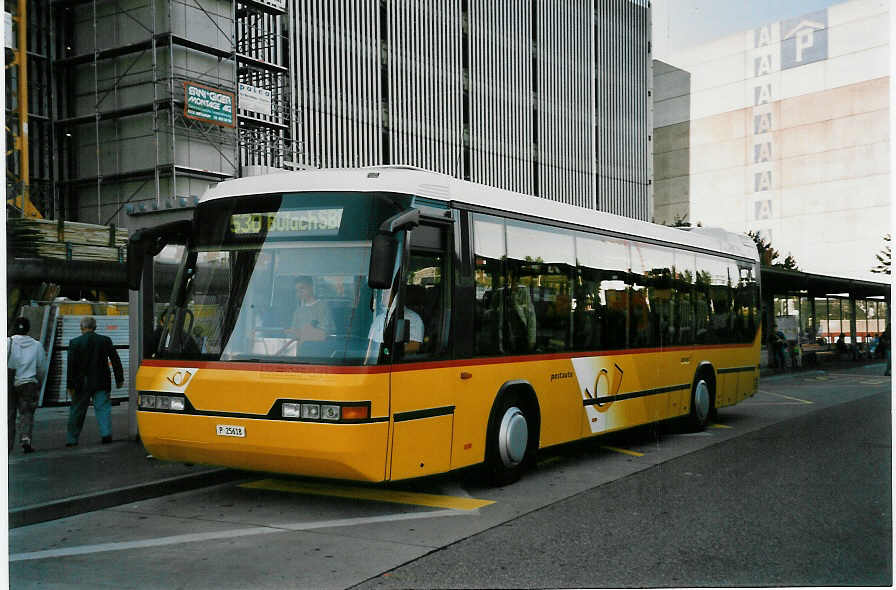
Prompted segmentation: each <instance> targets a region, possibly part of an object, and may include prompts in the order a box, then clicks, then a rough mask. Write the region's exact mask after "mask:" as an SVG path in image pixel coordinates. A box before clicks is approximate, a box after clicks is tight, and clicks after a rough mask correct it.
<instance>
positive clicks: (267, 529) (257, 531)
mask: <svg viewBox="0 0 896 590" xmlns="http://www.w3.org/2000/svg"><path fill="white" fill-rule="evenodd" d="M469 514H471V512H470V511H468V510H434V511H431V512H413V513H405V514H386V515H383V516H370V517H364V518H344V519H338V520H323V521H320V522H295V523H281V524H271V525H266V526H257V527H250V528H245V529H231V530H227V531H215V532H209V533H193V534H189V535H173V536H170V537H157V538H155V539H143V540H141V541H122V542H118V543H98V544H96V545H80V546H77V547H68V548H65V549H48V550H46V551H31V552H28V553H15V554H12V555H10V556H9V561H10V562H13V561H28V560H34V559H52V558H58V557H69V556H72V555H88V554H91V553H103V552H106V551H126V550H130V549H143V548H145V547H161V546H164V545H176V544H179V543H196V542H198V541H214V540H216V539H233V538H236V537H248V536H252V535H269V534H271V533H282V532H285V531H311V530H315V529H326V528H334V527H345V526H360V525H365V524H377V523H381V522H397V521H402V520H419V519H423V518H439V517H442V516H461V515H469Z"/></svg>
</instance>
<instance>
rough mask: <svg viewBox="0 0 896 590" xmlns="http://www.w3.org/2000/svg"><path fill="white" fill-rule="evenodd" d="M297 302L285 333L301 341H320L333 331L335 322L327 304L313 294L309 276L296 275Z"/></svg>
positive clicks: (311, 281)
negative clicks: (289, 326)
mask: <svg viewBox="0 0 896 590" xmlns="http://www.w3.org/2000/svg"><path fill="white" fill-rule="evenodd" d="M295 289H296V299H298V303H297V305H296V310H295V311H294V312H293V314H292V324H291V326H292V327H291V328H288V329H287V330H286V333H287V334H288V335H289V336H291V337H292V338H295V339H296V340H297V341H298V343H299V346H301V345H302V343H303V342H320V341H321V340H323V339H325V338H326V337H327V335H328V334H331V333H332V332H333V331H334V327H335V324H334V323H333V317H332V316H331V315H330V310H329V308H328V307H327V304H326V303H324V302H322V301H321V300H320V299H318V298H317V297H315V296H314V281H313V280H312V278H311V277H309V276H300V277H296V280H295Z"/></svg>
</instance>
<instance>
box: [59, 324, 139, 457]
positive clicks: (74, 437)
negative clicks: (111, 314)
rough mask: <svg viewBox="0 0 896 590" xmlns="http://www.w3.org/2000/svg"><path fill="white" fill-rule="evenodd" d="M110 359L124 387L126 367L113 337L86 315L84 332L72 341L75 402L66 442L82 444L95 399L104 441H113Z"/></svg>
mask: <svg viewBox="0 0 896 590" xmlns="http://www.w3.org/2000/svg"><path fill="white" fill-rule="evenodd" d="M110 363H111V364H112V370H113V371H115V386H116V387H121V386H122V385H123V384H124V370H123V369H122V367H121V359H119V358H118V353H117V352H115V347H114V346H112V340H111V339H110V338H109V337H108V336H101V335H100V334H97V333H96V320H95V319H93V318H92V317H90V316H86V317H84V318H83V319H82V320H81V335H80V336H78V337H77V338H74V339H72V341H71V342H69V344H68V393H69V395H70V396H71V398H72V405H71V407H70V408H69V413H68V435H67V439H68V440H67V442H66V445H65V446H67V447H73V446H75V445H77V444H78V437H79V436H80V435H81V429H82V428H83V427H84V418H85V416H87V406H88V405H89V404H90V400H91V399H93V410H94V412H95V413H96V421H97V423H98V424H99V428H100V436H102V437H103V444H106V443H110V442H112V424H111V419H110V414H111V411H110V405H109V395H110V393H111V390H112V379H111V376H110V375H109V364H110Z"/></svg>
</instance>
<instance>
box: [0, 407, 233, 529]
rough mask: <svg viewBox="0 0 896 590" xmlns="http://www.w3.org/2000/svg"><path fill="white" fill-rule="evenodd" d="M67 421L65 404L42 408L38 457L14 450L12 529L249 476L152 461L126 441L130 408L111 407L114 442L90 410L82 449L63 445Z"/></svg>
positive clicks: (11, 461) (37, 427) (10, 467)
mask: <svg viewBox="0 0 896 590" xmlns="http://www.w3.org/2000/svg"><path fill="white" fill-rule="evenodd" d="M67 421H68V407H67V406H66V407H47V408H38V409H37V412H36V413H35V420H34V433H33V437H32V445H33V446H34V449H35V452H33V453H30V454H27V455H26V454H23V453H22V448H21V446H20V445H18V444H16V446H15V448H14V450H13V453H12V454H11V455H9V457H8V474H9V495H8V501H9V526H10V528H15V527H18V526H24V525H27V524H34V523H37V522H44V521H47V520H53V519H56V518H62V517H65V516H71V515H73V514H80V513H82V512H89V511H91V510H98V509H101V508H107V507H109V506H115V505H118V504H124V503H127V502H134V501H137V500H141V499H144V498H151V497H155V496H159V495H162V494H168V493H173V492H177V491H183V490H187V489H193V488H197V487H202V486H206V485H213V484H216V483H220V482H224V481H230V480H234V479H239V478H242V477H245V474H244V473H242V472H238V471H233V470H229V469H219V468H212V467H205V466H200V465H186V464H183V463H168V462H164V461H158V460H156V459H154V458H152V457H151V456H150V455H148V453H147V452H146V450H145V449H144V448H143V445H142V444H140V443H139V442H137V441H133V440H128V439H127V433H128V404H127V402H125V403H122V404H121V405H117V406H113V407H112V439H113V442H111V443H109V444H105V445H104V444H101V442H100V435H99V431H98V429H97V423H96V417H95V415H94V412H93V407H91V408H89V409H88V411H87V420H85V422H84V429H83V431H82V432H81V438H80V440H79V444H78V446H77V447H72V448H67V447H66V446H65V429H66V423H67ZM17 434H18V433H17ZM16 438H17V439H18V436H17V437H16Z"/></svg>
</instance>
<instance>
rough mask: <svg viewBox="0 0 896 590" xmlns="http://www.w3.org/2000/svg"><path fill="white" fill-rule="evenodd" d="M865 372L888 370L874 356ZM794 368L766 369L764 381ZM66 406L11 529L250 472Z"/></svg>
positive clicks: (26, 460)
mask: <svg viewBox="0 0 896 590" xmlns="http://www.w3.org/2000/svg"><path fill="white" fill-rule="evenodd" d="M865 364H866V366H865V369H866V370H877V369H880V372H881V373H883V366H884V365H883V364H882V363H881V362H880V361H876V362H873V363H871V364H870V365H868V363H865ZM861 365H862V363H856V362H852V361H841V362H839V363H828V364H825V365H824V366H822V367H811V368H806V369H804V370H803V371H802V372H804V373H805V372H813V371H819V370H837V369H848V368H856V367H858V366H861ZM789 374H791V372H789V371H787V372H783V371H782V372H776V371H774V370H763V372H762V376H763V377H762V378H763V379H777V378H780V376H786V375H789ZM67 419H68V407H66V406H57V407H43V408H38V409H37V412H36V414H35V424H34V434H33V438H32V442H33V446H34V448H35V449H36V451H35V452H34V453H30V454H23V453H22V449H21V448H20V447H19V446H18V445H16V447H15V449H14V450H13V453H12V454H11V455H9V457H8V475H9V494H8V496H7V497H8V508H9V526H10V528H15V527H19V526H24V525H28V524H34V523H38V522H45V521H48V520H54V519H56V518H62V517H65V516H71V515H74V514H80V513H84V512H90V511H93V510H99V509H102V508H108V507H110V506H116V505H120V504H125V503H128V502H134V501H137V500H141V499H145V498H152V497H156V496H161V495H165V494H168V493H174V492H179V491H184V490H188V489H194V488H198V487H203V486H207V485H215V484H218V483H222V482H225V481H233V480H237V479H243V478H246V477H249V476H250V475H249V474H247V473H245V472H239V471H235V470H229V469H220V468H214V467H208V466H201V465H187V464H183V463H168V462H163V461H158V460H156V459H154V458H153V457H152V456H150V455H148V454H147V452H146V451H145V449H144V448H143V445H142V444H140V442H139V441H137V440H132V439H129V438H128V404H127V402H123V403H121V404H120V405H115V406H113V407H112V437H113V442H112V443H110V444H101V441H100V435H99V431H98V428H97V424H96V418H95V415H94V412H93V408H92V407H91V408H89V409H88V413H87V419H86V421H85V424H84V429H83V431H82V433H81V438H80V441H79V445H78V446H77V447H74V448H67V447H66V446H65V430H66V422H67Z"/></svg>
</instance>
